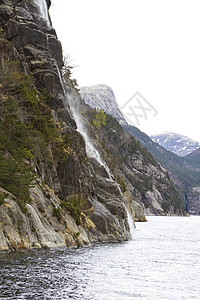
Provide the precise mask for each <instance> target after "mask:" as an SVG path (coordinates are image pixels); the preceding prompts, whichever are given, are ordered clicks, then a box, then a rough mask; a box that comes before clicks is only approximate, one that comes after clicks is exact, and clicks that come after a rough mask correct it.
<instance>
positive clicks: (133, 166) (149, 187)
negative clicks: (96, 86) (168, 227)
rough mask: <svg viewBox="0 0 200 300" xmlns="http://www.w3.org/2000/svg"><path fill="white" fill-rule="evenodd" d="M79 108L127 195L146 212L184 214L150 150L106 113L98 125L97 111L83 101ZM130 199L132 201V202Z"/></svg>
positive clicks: (175, 192)
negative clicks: (96, 121)
mask: <svg viewBox="0 0 200 300" xmlns="http://www.w3.org/2000/svg"><path fill="white" fill-rule="evenodd" d="M81 112H82V113H83V115H84V116H85V117H86V118H87V119H88V121H89V122H90V123H91V124H92V125H93V126H91V128H90V136H91V139H92V141H93V142H94V144H95V145H97V147H98V150H99V152H100V154H101V156H102V157H103V159H104V161H106V163H107V165H108V166H109V168H110V170H111V171H112V173H113V174H114V175H115V178H117V180H118V182H119V184H121V185H122V187H123V188H124V192H125V195H126V197H127V198H129V197H130V196H132V197H133V199H134V200H135V201H136V203H133V204H132V207H137V206H138V205H139V204H140V205H141V206H142V207H144V208H145V213H146V214H148V215H149V214H151V215H152V214H153V215H179V214H184V208H183V205H182V202H181V198H180V195H179V194H178V192H177V191H176V190H175V188H174V186H173V184H172V182H171V181H170V178H169V175H168V173H167V171H166V170H165V169H164V168H162V167H161V166H160V165H159V164H158V163H157V162H156V161H155V160H154V158H153V157H152V155H151V154H150V153H148V152H147V150H146V149H145V148H144V147H143V146H142V145H141V144H140V143H139V142H138V141H137V140H136V139H135V138H134V137H133V136H131V135H130V134H127V132H125V131H124V129H123V127H122V126H121V125H120V124H119V122H118V121H117V120H116V119H115V118H113V117H112V116H110V115H106V116H105V117H106V118H105V122H102V124H101V126H100V125H99V124H98V126H97V125H96V123H95V122H94V120H95V119H96V116H97V115H98V112H96V111H95V110H91V109H90V108H88V107H87V106H85V105H84V104H82V105H81ZM131 203H132V202H131Z"/></svg>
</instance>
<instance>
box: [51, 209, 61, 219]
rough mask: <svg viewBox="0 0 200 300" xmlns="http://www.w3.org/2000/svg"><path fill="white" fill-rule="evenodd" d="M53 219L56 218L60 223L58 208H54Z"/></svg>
mask: <svg viewBox="0 0 200 300" xmlns="http://www.w3.org/2000/svg"><path fill="white" fill-rule="evenodd" d="M53 217H56V218H57V220H58V221H59V222H60V221H61V211H60V208H59V207H58V208H56V207H54V209H53Z"/></svg>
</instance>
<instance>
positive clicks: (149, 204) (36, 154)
mask: <svg viewBox="0 0 200 300" xmlns="http://www.w3.org/2000/svg"><path fill="white" fill-rule="evenodd" d="M50 3H51V1H49V0H48V1H45V0H43V1H41V2H40V1H38V0H33V1H14V3H13V1H9V0H0V250H3V251H17V250H24V249H29V250H30V249H38V248H52V247H64V246H65V247H66V246H67V247H71V246H83V245H84V244H90V243H94V242H103V243H105V242H111V241H127V240H129V239H130V238H131V230H130V229H131V228H132V227H133V226H134V224H133V221H134V220H137V221H145V220H146V219H145V216H144V211H146V212H147V213H151V214H157V215H174V214H179V215H184V214H185V211H184V208H183V206H182V204H181V199H180V197H179V195H178V194H177V192H176V190H175V189H174V187H173V185H172V183H171V181H170V178H169V176H168V173H167V172H166V170H164V169H163V168H162V167H161V166H160V165H159V164H158V163H157V162H156V161H155V160H154V159H153V157H152V155H151V154H149V153H148V152H147V150H146V149H145V148H144V147H143V146H142V145H141V144H140V143H139V142H138V141H137V140H136V139H135V138H134V137H132V136H131V135H129V134H128V133H127V132H125V131H124V129H123V128H122V127H121V125H120V124H119V123H118V121H117V120H115V119H114V118H112V117H110V116H109V115H107V116H105V114H104V113H103V112H102V111H97V110H91V109H90V108H89V106H88V105H84V107H85V108H84V109H85V110H84V109H83V110H82V109H80V110H79V105H80V103H81V96H80V94H79V92H78V88H77V85H76V80H74V79H72V78H71V72H70V70H71V67H70V66H64V63H63V57H62V46H61V43H60V42H59V40H58V39H57V35H56V32H55V30H54V29H53V28H52V26H51V20H50V18H49V15H48V7H49V6H50ZM41 5H42V6H41ZM102 89H103V90H104V95H105V94H109V95H110V97H111V98H112V103H113V106H112V107H113V109H114V108H115V113H116V115H118V118H119V121H120V122H121V123H122V124H123V126H126V125H125V124H126V123H124V121H123V116H122V115H121V114H120V112H119V109H118V108H116V103H115V101H114V96H113V94H112V91H110V92H109V93H108V89H107V88H106V87H104V88H102V87H101V90H102ZM97 100H98V99H97ZM97 102H100V100H99V101H97ZM102 103H103V101H102ZM108 106H109V105H108V103H107V105H106V107H107V108H108ZM80 112H81V113H80ZM83 115H84V116H83Z"/></svg>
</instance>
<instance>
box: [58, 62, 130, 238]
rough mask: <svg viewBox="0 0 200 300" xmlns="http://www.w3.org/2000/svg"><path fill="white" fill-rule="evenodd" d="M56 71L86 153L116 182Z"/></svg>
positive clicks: (128, 217)
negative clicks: (82, 139) (83, 141)
mask: <svg viewBox="0 0 200 300" xmlns="http://www.w3.org/2000/svg"><path fill="white" fill-rule="evenodd" d="M56 69H57V72H58V76H59V79H60V83H61V86H62V90H63V94H64V99H63V104H64V106H65V109H66V110H67V111H68V103H69V106H70V110H71V112H72V114H73V117H74V120H75V122H76V126H77V131H78V132H80V134H81V135H82V137H83V138H84V140H85V145H86V153H87V155H88V157H91V158H94V159H95V160H96V161H97V162H98V163H99V164H100V166H103V167H104V169H105V170H106V172H107V174H108V176H109V179H110V180H111V181H114V180H113V175H112V174H111V172H110V169H109V167H108V166H107V164H106V163H105V162H104V161H103V159H102V158H101V156H100V154H99V152H98V150H97V149H96V148H95V147H94V145H93V144H92V142H91V140H90V138H89V136H88V134H87V127H86V125H85V123H84V120H83V117H82V116H81V114H80V112H79V107H78V105H79V99H78V96H77V95H76V94H67V92H66V89H65V85H64V81H63V78H62V76H61V73H60V70H59V68H58V66H57V65H56ZM116 184H117V183H116ZM117 187H118V189H119V193H120V195H121V196H122V198H123V194H122V192H121V189H120V187H119V185H118V184H117ZM124 207H125V211H126V215H127V222H128V225H129V230H130V238H131V239H133V236H134V229H135V225H134V222H133V218H132V216H131V213H130V212H129V211H128V209H127V207H126V205H124Z"/></svg>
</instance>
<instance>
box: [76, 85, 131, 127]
mask: <svg viewBox="0 0 200 300" xmlns="http://www.w3.org/2000/svg"><path fill="white" fill-rule="evenodd" d="M80 94H81V97H82V99H83V100H84V102H85V103H86V104H88V105H89V106H90V107H91V108H93V109H97V110H103V111H104V112H105V113H106V114H108V115H112V116H113V117H114V118H115V119H116V120H117V121H118V122H119V123H120V124H121V125H127V122H126V120H125V119H124V117H123V115H122V113H121V111H120V109H119V106H118V104H117V101H116V99H115V95H114V92H113V90H112V89H111V88H110V87H109V86H107V85H105V84H99V85H94V86H90V87H81V88H80Z"/></svg>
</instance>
